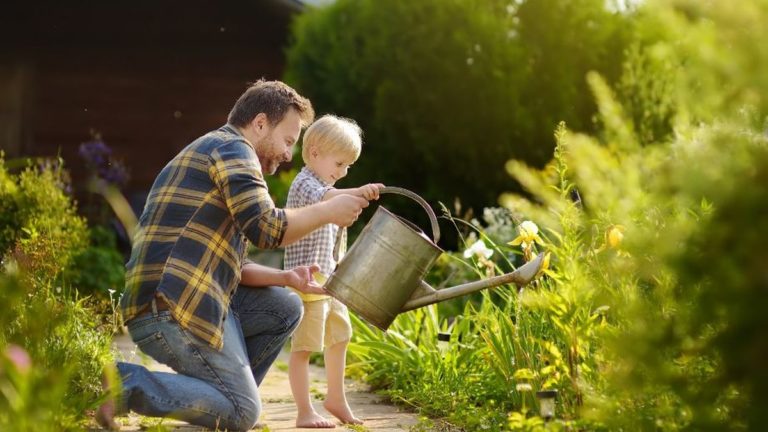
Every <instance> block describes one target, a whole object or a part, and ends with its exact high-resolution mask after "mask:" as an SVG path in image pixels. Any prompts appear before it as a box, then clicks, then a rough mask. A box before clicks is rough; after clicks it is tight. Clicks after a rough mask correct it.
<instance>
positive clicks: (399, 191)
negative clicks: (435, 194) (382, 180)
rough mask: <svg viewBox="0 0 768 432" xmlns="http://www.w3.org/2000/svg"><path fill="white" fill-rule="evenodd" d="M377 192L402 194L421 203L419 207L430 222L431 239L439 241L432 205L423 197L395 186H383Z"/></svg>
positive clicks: (438, 230) (438, 228) (438, 231)
mask: <svg viewBox="0 0 768 432" xmlns="http://www.w3.org/2000/svg"><path fill="white" fill-rule="evenodd" d="M379 193H383V194H384V193H393V194H397V195H402V196H406V197H408V198H410V199H412V200H414V201H416V202H417V203H419V205H421V207H422V208H423V209H424V210H425V211H426V212H427V216H429V222H430V223H431V224H432V240H433V241H434V242H435V244H437V242H439V241H440V227H439V226H438V225H437V217H436V216H435V212H434V211H433V210H432V207H430V206H429V204H428V203H427V201H425V200H424V198H422V197H420V196H418V195H417V194H416V193H414V192H411V191H409V190H408V189H403V188H401V187H396V186H384V187H382V188H380V189H379Z"/></svg>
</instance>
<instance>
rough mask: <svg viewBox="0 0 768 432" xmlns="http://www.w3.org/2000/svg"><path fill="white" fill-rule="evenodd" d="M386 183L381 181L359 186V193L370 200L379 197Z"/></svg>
mask: <svg viewBox="0 0 768 432" xmlns="http://www.w3.org/2000/svg"><path fill="white" fill-rule="evenodd" d="M383 187H384V185H383V184H381V183H368V184H367V185H364V186H360V187H359V188H357V195H358V196H361V197H363V198H365V199H367V200H368V201H371V200H377V199H379V192H380V191H381V188H383Z"/></svg>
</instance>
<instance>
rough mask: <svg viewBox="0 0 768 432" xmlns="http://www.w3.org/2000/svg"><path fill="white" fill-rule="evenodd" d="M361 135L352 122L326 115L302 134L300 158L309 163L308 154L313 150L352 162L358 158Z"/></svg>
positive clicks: (361, 142)
mask: <svg viewBox="0 0 768 432" xmlns="http://www.w3.org/2000/svg"><path fill="white" fill-rule="evenodd" d="M362 134H363V131H362V129H360V126H358V125H357V123H355V121H354V120H351V119H348V118H343V117H336V116H335V115H330V114H326V115H324V116H322V117H320V118H319V119H317V120H316V121H315V122H314V123H312V125H310V126H309V127H308V128H307V131H306V132H304V141H303V146H302V149H301V157H302V158H303V159H304V163H309V156H310V152H311V151H312V149H315V150H317V151H318V152H320V153H322V154H327V153H334V154H341V155H342V156H344V157H348V158H349V159H351V160H352V162H354V161H356V160H357V158H358V157H360V151H361V148H362V146H363V139H362Z"/></svg>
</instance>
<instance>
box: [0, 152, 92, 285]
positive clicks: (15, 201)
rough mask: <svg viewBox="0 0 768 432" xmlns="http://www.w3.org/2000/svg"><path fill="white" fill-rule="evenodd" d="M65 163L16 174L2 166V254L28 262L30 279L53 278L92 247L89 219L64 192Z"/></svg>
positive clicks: (0, 252)
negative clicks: (79, 211)
mask: <svg viewBox="0 0 768 432" xmlns="http://www.w3.org/2000/svg"><path fill="white" fill-rule="evenodd" d="M63 177H64V171H63V169H62V168H61V165H60V163H57V164H49V165H47V166H44V167H43V168H42V169H34V168H32V167H29V168H26V169H25V170H23V171H22V172H21V173H20V174H18V175H11V174H9V173H8V172H7V171H6V170H5V165H4V164H0V194H2V197H1V198H2V200H1V201H2V203H3V204H2V209H1V210H2V216H0V218H2V222H3V223H4V225H3V228H2V233H1V237H0V247H2V249H0V255H2V256H4V257H10V256H12V255H13V256H15V257H16V258H17V259H19V260H21V261H23V262H25V263H26V265H27V268H29V270H30V274H29V277H32V278H35V279H37V280H53V279H55V278H56V277H57V276H58V275H60V274H61V273H62V271H64V270H65V269H66V268H67V267H68V266H69V265H71V263H72V261H73V259H74V256H76V255H77V254H78V253H80V252H81V251H82V250H84V249H85V247H86V245H87V241H88V240H87V228H86V224H85V220H84V219H83V218H81V217H80V216H78V215H77V212H76V208H75V206H74V204H73V203H72V202H71V201H70V199H69V197H68V196H67V195H66V194H65V193H64V191H63V188H64V187H65V184H64V181H63Z"/></svg>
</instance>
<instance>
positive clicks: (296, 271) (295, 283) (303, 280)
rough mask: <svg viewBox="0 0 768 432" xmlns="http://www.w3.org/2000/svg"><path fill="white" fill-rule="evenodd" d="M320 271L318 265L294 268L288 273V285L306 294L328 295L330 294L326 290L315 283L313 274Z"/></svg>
mask: <svg viewBox="0 0 768 432" xmlns="http://www.w3.org/2000/svg"><path fill="white" fill-rule="evenodd" d="M319 271H320V267H318V266H317V265H312V266H298V267H294V268H292V269H290V270H287V271H286V272H287V277H288V280H287V282H286V285H288V286H291V287H293V288H296V289H297V290H299V291H301V292H303V293H304V294H325V295H327V294H328V292H327V291H325V288H323V287H322V286H320V285H319V284H318V283H317V282H315V279H314V278H313V277H312V274H313V273H315V272H319Z"/></svg>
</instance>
